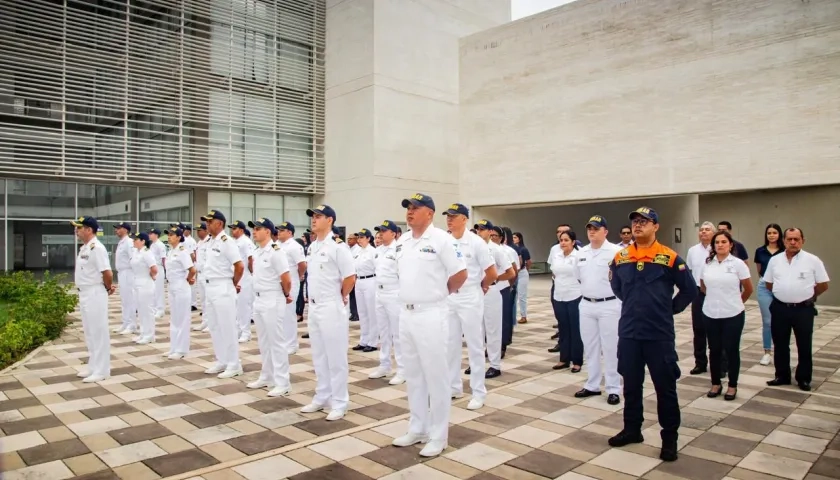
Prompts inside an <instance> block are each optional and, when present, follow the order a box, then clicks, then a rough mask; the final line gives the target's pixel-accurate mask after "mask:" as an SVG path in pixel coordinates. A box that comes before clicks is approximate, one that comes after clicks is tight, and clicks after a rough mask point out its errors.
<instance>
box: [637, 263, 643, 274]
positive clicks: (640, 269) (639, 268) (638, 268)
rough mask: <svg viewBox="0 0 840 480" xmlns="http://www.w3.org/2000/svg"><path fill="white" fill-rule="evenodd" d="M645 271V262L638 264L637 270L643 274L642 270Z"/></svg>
mask: <svg viewBox="0 0 840 480" xmlns="http://www.w3.org/2000/svg"><path fill="white" fill-rule="evenodd" d="M644 269H645V262H638V263H636V270H638V271H640V272H641V271H642V270H644Z"/></svg>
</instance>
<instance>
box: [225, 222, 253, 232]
mask: <svg viewBox="0 0 840 480" xmlns="http://www.w3.org/2000/svg"><path fill="white" fill-rule="evenodd" d="M228 228H241V229H242V230H245V229H247V228H248V226H247V225H245V222H243V221H242V220H236V221H235V222H233V223H231V224H230V225H228Z"/></svg>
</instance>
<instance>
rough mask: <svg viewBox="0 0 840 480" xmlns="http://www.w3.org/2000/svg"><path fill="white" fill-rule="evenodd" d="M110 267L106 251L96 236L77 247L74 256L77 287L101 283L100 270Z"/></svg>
mask: <svg viewBox="0 0 840 480" xmlns="http://www.w3.org/2000/svg"><path fill="white" fill-rule="evenodd" d="M110 269H111V262H110V261H109V260H108V251H107V250H105V246H104V245H102V242H100V241H99V239H97V238H96V237H93V238H92V239H91V240H90V241H89V242H88V243H86V244H84V245H82V248H80V249H79V255H78V256H76V274H75V278H74V280H75V282H76V286H77V287H88V286H91V285H103V283H102V272H104V271H106V270H110Z"/></svg>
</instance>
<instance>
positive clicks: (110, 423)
mask: <svg viewBox="0 0 840 480" xmlns="http://www.w3.org/2000/svg"><path fill="white" fill-rule="evenodd" d="M82 418H84V417H82ZM128 426H129V425H128V424H127V423H125V422H124V421H122V419H120V418H119V417H105V418H99V419H96V420H88V421H86V422H79V423H71V424H69V425H67V428H69V429H70V430H72V431H73V433H75V434H76V435H77V436H79V437H86V436H88V435H95V434H97V433H105V432H109V431H111V430H118V429H120V428H126V427H128Z"/></svg>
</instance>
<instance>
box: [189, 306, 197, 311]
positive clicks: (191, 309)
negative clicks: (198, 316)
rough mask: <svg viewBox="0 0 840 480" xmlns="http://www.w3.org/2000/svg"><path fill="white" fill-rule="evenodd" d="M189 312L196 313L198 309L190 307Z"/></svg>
mask: <svg viewBox="0 0 840 480" xmlns="http://www.w3.org/2000/svg"><path fill="white" fill-rule="evenodd" d="M190 311H192V312H197V311H198V307H190Z"/></svg>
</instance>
